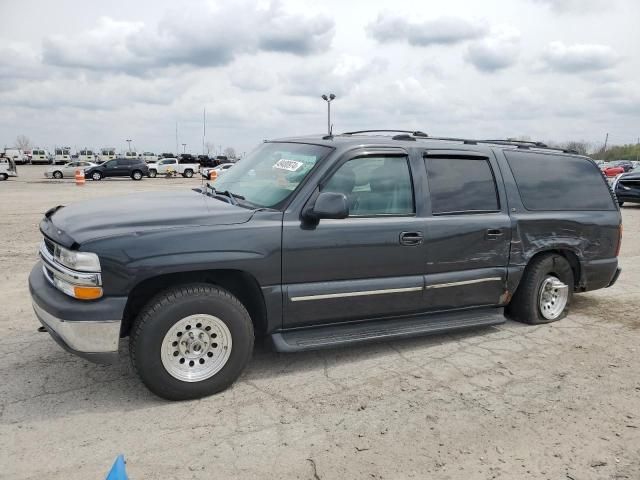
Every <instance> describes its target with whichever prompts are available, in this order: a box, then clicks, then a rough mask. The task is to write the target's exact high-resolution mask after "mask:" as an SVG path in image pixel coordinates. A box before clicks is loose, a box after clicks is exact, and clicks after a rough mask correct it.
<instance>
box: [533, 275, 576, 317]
mask: <svg viewBox="0 0 640 480" xmlns="http://www.w3.org/2000/svg"><path fill="white" fill-rule="evenodd" d="M568 298H569V287H568V286H567V285H565V284H564V283H562V282H561V281H560V280H558V278H556V277H554V276H553V275H547V277H546V278H545V279H544V281H543V282H542V285H540V293H539V298H538V307H539V308H540V313H541V314H542V316H543V317H544V318H546V319H547V320H555V319H556V318H558V317H559V316H560V315H561V314H562V312H563V311H564V308H565V307H566V306H567V299H568Z"/></svg>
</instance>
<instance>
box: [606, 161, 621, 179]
mask: <svg viewBox="0 0 640 480" xmlns="http://www.w3.org/2000/svg"><path fill="white" fill-rule="evenodd" d="M600 170H602V173H603V174H604V175H605V176H606V177H615V176H617V175H620V174H621V173H624V168H622V167H619V166H617V165H612V164H610V163H603V164H602V165H600Z"/></svg>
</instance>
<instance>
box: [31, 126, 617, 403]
mask: <svg viewBox="0 0 640 480" xmlns="http://www.w3.org/2000/svg"><path fill="white" fill-rule="evenodd" d="M422 135H424V134H422ZM105 219H108V221H106V220H105ZM40 229H41V231H42V234H43V235H44V241H43V243H42V247H41V249H40V255H41V257H42V261H41V262H39V263H38V264H37V265H35V266H34V268H33V270H32V272H31V275H30V278H29V285H30V291H31V297H32V300H33V305H34V309H35V312H36V315H37V317H38V318H39V319H40V321H41V322H42V324H43V325H44V326H45V327H46V328H47V330H48V331H49V332H50V333H51V335H52V336H53V338H54V339H56V340H57V341H58V342H59V343H60V344H62V345H63V346H64V347H65V348H66V349H67V350H69V351H71V352H73V353H76V354H78V355H80V356H83V357H85V358H89V359H91V360H94V361H96V360H102V361H106V360H113V358H114V357H116V356H117V352H118V344H119V341H120V338H121V337H127V336H128V337H130V339H129V352H130V358H131V361H132V363H133V365H134V371H136V372H137V374H138V375H139V377H140V378H141V379H142V381H143V382H144V383H145V385H146V386H147V387H148V388H149V389H150V390H151V391H153V392H154V393H155V394H157V395H159V396H161V397H164V398H168V399H172V400H183V399H190V398H198V397H202V396H205V395H210V394H213V393H215V392H219V391H221V390H224V389H225V388H227V387H228V386H229V385H231V384H232V383H233V381H234V380H235V379H236V378H238V376H239V375H240V374H241V372H242V371H243V369H244V368H245V366H246V365H247V363H248V361H249V359H250V357H251V354H252V350H253V345H254V338H255V337H256V336H266V337H267V339H268V340H270V342H271V344H272V345H273V347H274V348H275V349H276V350H278V351H280V352H297V351H303V350H310V349H318V348H327V347H333V346H342V347H344V346H347V345H352V344H357V343H362V342H367V341H375V340H380V339H384V340H390V339H393V338H399V337H411V336H418V335H426V334H433V333H438V332H445V331H453V330H460V329H465V328H471V327H479V326H487V325H496V324H500V323H503V322H504V321H505V314H506V315H507V316H509V317H511V318H513V319H515V320H519V321H522V322H525V323H529V324H542V323H548V322H552V321H555V320H559V319H561V318H563V317H564V316H565V315H566V314H567V309H568V307H569V305H570V304H571V299H572V296H573V294H574V292H584V291H588V290H595V289H600V288H604V287H608V286H610V285H612V284H614V283H615V281H616V280H617V278H618V275H619V274H620V269H619V268H618V260H617V256H618V252H619V248H620V241H621V232H622V227H621V215H620V210H619V208H618V206H617V205H616V203H615V201H614V196H613V194H612V192H611V190H610V189H609V187H608V185H607V182H606V180H605V179H604V178H603V176H602V175H601V173H600V172H599V170H598V168H597V166H596V165H595V164H594V163H593V161H592V160H591V159H589V158H587V157H583V156H579V155H575V154H570V153H565V152H562V151H560V150H555V149H551V148H543V147H538V146H535V147H534V146H526V148H523V147H522V144H519V143H515V142H510V141H503V142H502V143H496V140H492V141H478V140H475V141H474V140H468V139H466V140H465V139H460V140H454V139H447V140H438V139H432V138H423V137H422V136H418V135H409V134H401V135H396V136H393V137H391V136H389V137H385V136H381V135H378V134H375V135H368V134H366V133H362V132H354V133H353V134H342V135H333V136H326V137H323V136H308V137H297V138H289V139H282V140H278V141H273V142H269V141H266V142H265V143H263V144H262V145H261V146H260V147H259V148H258V149H256V150H255V151H254V152H252V154H251V155H249V156H247V157H246V158H245V159H243V160H242V162H240V163H238V164H237V165H236V166H234V167H233V168H232V169H231V170H229V171H228V172H227V173H226V174H225V175H223V176H222V177H221V178H220V179H219V180H218V181H217V182H216V184H215V188H212V187H207V188H204V189H202V190H201V192H200V193H197V192H196V191H194V190H191V189H189V190H185V191H183V192H178V191H176V190H172V191H171V192H148V193H143V194H138V195H136V196H135V197H126V196H124V197H122V196H121V197H114V198H113V199H110V200H108V201H105V199H103V198H101V199H95V200H85V201H83V202H82V203H81V204H77V205H70V206H65V207H62V206H58V207H55V208H52V209H51V210H49V211H48V212H46V214H45V216H44V218H43V220H42V222H41V224H40ZM556 334H559V332H558V331H556Z"/></svg>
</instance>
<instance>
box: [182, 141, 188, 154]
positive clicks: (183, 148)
mask: <svg viewBox="0 0 640 480" xmlns="http://www.w3.org/2000/svg"><path fill="white" fill-rule="evenodd" d="M186 151H187V144H186V143H183V144H182V153H186Z"/></svg>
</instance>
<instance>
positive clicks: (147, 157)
mask: <svg viewBox="0 0 640 480" xmlns="http://www.w3.org/2000/svg"><path fill="white" fill-rule="evenodd" d="M142 159H143V160H144V161H145V162H146V163H155V162H157V161H158V156H157V155H156V154H155V153H153V152H144V153H143V154H142Z"/></svg>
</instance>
